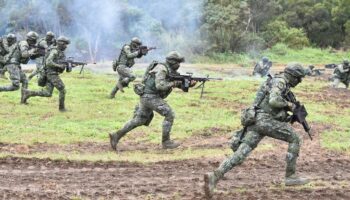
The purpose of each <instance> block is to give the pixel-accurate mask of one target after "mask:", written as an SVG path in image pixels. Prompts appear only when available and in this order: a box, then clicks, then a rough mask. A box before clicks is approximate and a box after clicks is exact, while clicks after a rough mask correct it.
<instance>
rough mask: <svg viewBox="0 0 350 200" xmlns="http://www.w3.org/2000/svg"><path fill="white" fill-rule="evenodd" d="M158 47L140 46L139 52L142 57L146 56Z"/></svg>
mask: <svg viewBox="0 0 350 200" xmlns="http://www.w3.org/2000/svg"><path fill="white" fill-rule="evenodd" d="M155 49H157V47H147V46H139V48H138V50H139V52H140V54H141V56H142V55H146V54H147V53H148V52H149V51H152V50H155Z"/></svg>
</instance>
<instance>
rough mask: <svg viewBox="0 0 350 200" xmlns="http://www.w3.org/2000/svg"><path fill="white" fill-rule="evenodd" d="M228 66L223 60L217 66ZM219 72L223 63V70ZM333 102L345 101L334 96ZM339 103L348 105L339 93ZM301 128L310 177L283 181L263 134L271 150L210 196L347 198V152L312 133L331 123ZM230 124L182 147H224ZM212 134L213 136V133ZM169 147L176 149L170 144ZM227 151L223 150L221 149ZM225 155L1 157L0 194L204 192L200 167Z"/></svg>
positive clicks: (161, 195)
mask: <svg viewBox="0 0 350 200" xmlns="http://www.w3.org/2000/svg"><path fill="white" fill-rule="evenodd" d="M222 70H223V71H225V70H227V73H229V71H230V70H231V68H230V67H228V68H227V67H224V68H223V69H222ZM225 72H226V71H225ZM340 94H341V95H342V96H341V97H342V98H343V99H348V97H349V93H345V94H344V93H343V92H342V91H335V90H329V92H327V93H323V94H311V98H315V99H322V101H328V100H330V99H332V100H334V99H339V98H334V96H339V95H340ZM337 103H339V104H341V103H344V101H340V100H339V102H337ZM343 106H348V102H347V101H346V102H345V104H344V105H343ZM295 128H296V129H297V131H298V132H299V133H300V135H302V137H303V140H304V143H303V145H302V149H301V153H300V158H299V160H298V168H297V170H298V172H299V174H300V175H302V176H306V177H309V178H310V179H311V183H310V184H309V185H307V186H303V187H285V186H284V185H283V180H284V179H283V178H284V169H285V154H286V152H287V144H286V143H283V142H280V141H276V140H272V139H264V140H263V141H262V143H263V144H270V145H272V146H273V147H274V148H273V149H270V150H260V151H254V152H253V153H252V154H251V155H250V156H249V157H248V159H247V160H246V161H245V162H244V163H243V164H242V165H240V166H238V167H236V168H235V169H233V170H232V171H230V172H229V173H227V174H226V175H225V178H224V180H222V181H221V182H219V184H218V186H217V191H216V193H215V195H214V196H213V198H212V199H251V200H255V199H278V200H283V199H298V200H299V199H301V200H304V199H305V200H309V199H318V200H323V199H324V200H326V199H327V200H328V199H337V200H338V199H350V156H349V155H347V154H342V153H338V152H332V151H328V150H325V149H323V148H322V147H321V146H320V138H319V135H318V134H317V133H318V132H320V130H325V129H332V128H333V127H331V125H325V124H313V137H314V140H313V141H310V140H309V139H308V137H307V136H306V134H304V133H303V131H302V130H301V129H300V126H298V125H296V126H295ZM229 131H230V130H226V129H225V128H220V127H213V128H210V129H208V130H203V134H196V136H193V137H191V138H188V139H186V140H184V141H182V146H181V148H180V149H179V150H182V149H188V148H192V149H211V148H212V149H215V148H228V146H227V144H226V143H227V138H226V137H225V136H224V134H206V133H207V132H209V133H227V132H229ZM212 135H216V136H212ZM119 149H120V150H121V151H145V152H147V151H156V152H160V153H161V152H162V151H163V150H161V149H160V147H159V146H158V145H155V144H150V143H137V142H133V141H132V140H131V141H125V142H123V143H121V144H120V146H119ZM107 151H110V147H109V144H108V143H103V144H101V143H77V144H70V145H54V144H35V145H32V146H28V145H23V144H4V143H0V152H2V153H18V154H32V153H43V152H84V153H102V152H107ZM175 151H176V150H175ZM227 156H229V155H227ZM223 159H224V155H223V156H221V157H218V158H201V159H189V160H184V161H166V162H165V161H163V162H156V163H149V164H140V163H131V162H102V161H101V162H88V161H83V162H78V161H63V160H61V161H58V160H50V159H35V158H18V157H5V158H0V198H1V199H80V198H81V199H206V197H205V196H204V192H203V175H204V174H205V173H206V172H209V171H212V170H214V169H215V168H216V167H218V166H219V164H220V163H221V161H222V160H223Z"/></svg>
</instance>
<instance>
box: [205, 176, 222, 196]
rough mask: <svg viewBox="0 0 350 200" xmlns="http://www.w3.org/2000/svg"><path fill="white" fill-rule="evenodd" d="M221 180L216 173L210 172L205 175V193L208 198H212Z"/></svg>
mask: <svg viewBox="0 0 350 200" xmlns="http://www.w3.org/2000/svg"><path fill="white" fill-rule="evenodd" d="M218 180H219V178H218V177H216V175H215V173H214V172H209V173H206V174H205V175H204V193H205V195H206V196H207V197H212V196H213V194H214V189H215V187H216V184H217V183H218Z"/></svg>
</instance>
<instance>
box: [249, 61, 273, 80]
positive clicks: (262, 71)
mask: <svg viewBox="0 0 350 200" xmlns="http://www.w3.org/2000/svg"><path fill="white" fill-rule="evenodd" d="M271 66H272V62H271V61H269V59H268V58H267V57H263V58H262V60H261V61H260V62H258V63H257V64H256V65H255V67H254V71H253V75H254V76H258V77H264V76H267V75H268V74H269V70H270V68H271Z"/></svg>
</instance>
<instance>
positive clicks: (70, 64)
mask: <svg viewBox="0 0 350 200" xmlns="http://www.w3.org/2000/svg"><path fill="white" fill-rule="evenodd" d="M59 63H60V64H65V65H66V66H67V67H66V71H67V72H71V71H72V69H73V68H74V67H77V66H81V68H80V72H79V74H81V73H82V72H83V71H84V66H85V65H87V63H86V62H79V61H74V58H73V57H68V58H67V59H66V60H60V61H59Z"/></svg>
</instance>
